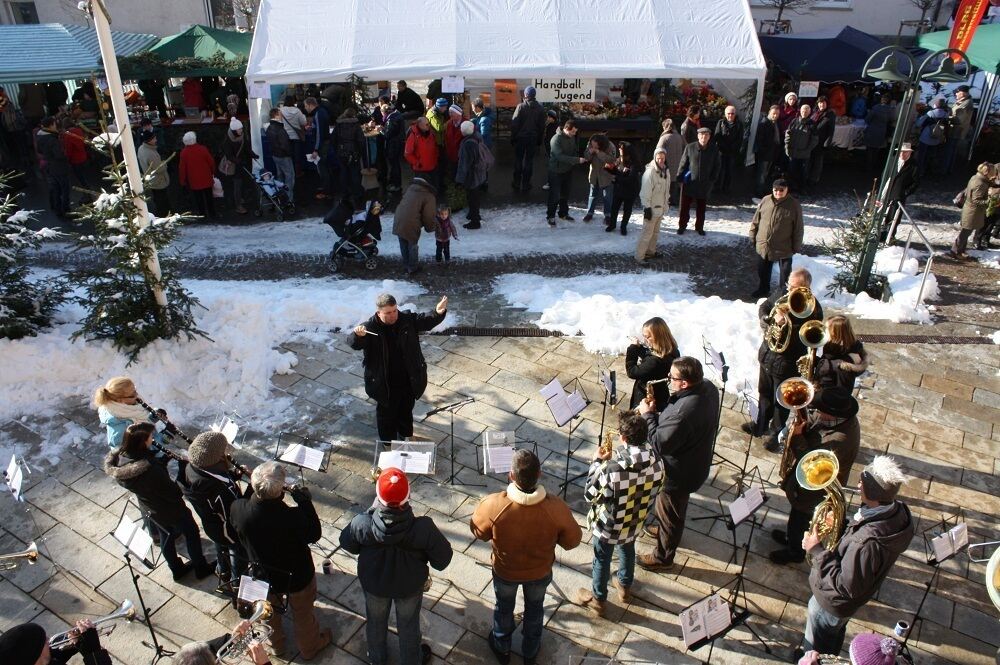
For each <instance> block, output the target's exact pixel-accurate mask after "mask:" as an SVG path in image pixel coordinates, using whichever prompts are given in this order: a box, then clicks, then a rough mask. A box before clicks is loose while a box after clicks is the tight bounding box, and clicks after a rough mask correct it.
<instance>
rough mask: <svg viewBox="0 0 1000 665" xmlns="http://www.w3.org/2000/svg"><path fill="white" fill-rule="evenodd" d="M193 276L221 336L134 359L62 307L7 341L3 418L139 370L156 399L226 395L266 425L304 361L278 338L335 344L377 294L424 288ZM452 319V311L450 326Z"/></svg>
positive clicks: (190, 405)
mask: <svg viewBox="0 0 1000 665" xmlns="http://www.w3.org/2000/svg"><path fill="white" fill-rule="evenodd" d="M185 284H186V286H187V287H188V288H189V289H190V290H191V291H192V292H193V293H194V295H195V296H196V297H198V298H199V299H200V300H201V303H202V304H203V305H204V306H206V307H207V308H208V309H207V310H202V311H200V312H199V313H198V314H197V316H198V325H199V327H200V328H201V329H202V330H204V331H205V332H206V333H207V334H208V336H209V337H210V338H211V339H212V340H214V341H209V340H207V339H200V338H198V339H195V340H194V341H190V342H188V341H177V340H159V341H157V342H155V343H153V344H152V345H150V346H149V347H147V348H146V349H145V350H143V352H142V353H141V354H140V356H139V359H138V361H137V362H136V363H135V364H133V365H132V366H130V367H126V364H127V359H126V357H125V356H124V355H122V354H121V353H119V352H117V351H115V349H114V348H113V347H112V345H111V344H110V342H107V341H100V342H84V341H82V340H79V341H77V342H75V343H71V342H70V341H69V335H70V333H72V332H73V331H74V330H76V328H77V324H76V321H78V320H80V319H81V318H82V317H83V314H84V312H83V310H82V309H81V308H80V307H79V306H69V307H66V308H64V309H63V310H61V311H60V312H59V322H58V323H57V325H55V326H54V327H53V328H52V329H51V330H48V331H46V332H44V333H42V334H41V335H39V336H38V337H32V338H25V339H21V340H0V366H2V367H3V368H4V371H3V372H2V374H0V395H3V399H2V400H0V421H6V420H7V419H9V418H18V417H21V416H23V415H25V414H28V415H32V416H51V415H53V414H54V413H55V410H56V409H58V408H59V407H60V405H62V404H64V403H65V402H66V401H67V400H71V401H73V402H77V401H79V400H81V399H82V398H85V397H87V396H89V395H92V394H93V392H94V390H95V389H96V388H97V387H98V386H99V385H101V384H103V382H104V381H106V380H107V379H109V378H111V377H113V376H117V375H120V374H127V375H130V376H134V377H136V380H137V383H138V386H139V390H140V391H141V392H140V394H141V395H142V396H143V397H144V398H145V399H146V400H147V401H149V402H150V403H151V404H154V405H156V404H163V405H170V408H171V409H175V410H176V411H177V412H178V413H184V414H192V415H197V414H208V415H210V416H214V415H215V414H216V413H218V412H219V411H220V410H221V409H220V402H225V404H226V406H227V408H228V409H231V410H236V411H238V412H240V413H243V414H253V420H254V425H255V427H260V428H262V429H265V430H267V429H270V428H272V426H274V425H276V424H277V423H280V422H282V419H283V418H287V417H288V414H286V413H283V412H284V411H285V410H286V409H287V406H288V402H289V399H288V398H279V399H271V398H270V395H269V394H270V379H271V376H272V375H273V374H274V373H275V372H277V373H279V374H281V373H287V372H288V371H289V370H290V368H291V367H294V366H295V365H296V363H297V358H296V357H295V354H293V353H290V352H288V351H284V350H282V349H279V348H277V347H278V345H280V344H283V343H285V342H287V341H289V340H294V339H295V338H296V337H297V336H310V333H312V335H313V336H315V332H317V331H318V332H323V335H322V339H324V340H325V341H327V342H328V343H329V342H330V341H331V336H330V335H329V334H327V333H326V332H325V331H329V330H330V329H331V328H335V327H339V328H344V329H346V328H351V327H353V326H355V325H357V324H358V323H359V322H361V321H364V320H365V319H367V318H368V317H369V316H371V314H372V313H373V312H374V310H375V307H374V301H375V296H376V295H377V294H379V293H382V292H383V291H390V292H392V293H393V294H394V295H395V296H396V298H397V300H398V301H399V302H400V303H401V307H402V308H404V309H406V308H407V301H408V299H410V298H412V297H414V296H416V295H419V294H421V293H422V292H423V289H421V288H420V287H419V286H417V285H414V284H412V283H407V282H398V281H393V280H384V281H377V280H348V279H339V280H328V279H327V280H324V279H306V280H288V281H284V282H241V283H239V286H238V287H234V283H233V282H216V281H197V280H192V281H187V282H185ZM453 322H454V315H452V314H449V315H448V318H447V319H446V320H445V322H444V323H443V324H442V326H444V327H446V326H449V325H453ZM78 430H79V428H75V429H74V428H73V427H68V428H67V430H66V431H65V432H57V433H56V435H57V436H55V437H54V440H53V441H52V443H53V451H54V453H53V454H58V451H59V450H63V449H65V447H66V446H68V445H73V444H74V443H78V442H79V441H78V440H79V439H80V438H81V437H85V436H86V435H85V433H83V431H82V430H79V431H78ZM47 446H48V444H47ZM46 450H48V447H47V448H46Z"/></svg>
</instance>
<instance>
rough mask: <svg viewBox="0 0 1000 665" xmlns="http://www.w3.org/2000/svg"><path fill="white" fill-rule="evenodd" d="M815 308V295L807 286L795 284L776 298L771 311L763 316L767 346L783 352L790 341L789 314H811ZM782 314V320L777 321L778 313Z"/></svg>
mask: <svg viewBox="0 0 1000 665" xmlns="http://www.w3.org/2000/svg"><path fill="white" fill-rule="evenodd" d="M814 309H816V297H815V296H814V295H813V294H812V291H811V290H810V289H809V287H808V286H796V287H795V288H793V289H791V290H789V291H788V293H786V294H785V295H783V296H781V297H780V298H778V300H777V302H775V303H774V307H772V308H771V312H770V313H769V314H768V315H767V316H766V317H765V318H764V323H766V324H767V328H766V329H765V330H764V340H765V341H766V342H767V347H768V348H769V349H771V351H773V352H774V353H784V352H785V351H787V350H788V346H789V345H790V344H791V343H792V322H791V320H790V319H789V316H788V315H789V314H791V316H794V317H795V318H797V319H804V318H806V317H808V316H810V315H812V313H813V310H814ZM779 313H781V314H782V315H783V316H784V321H782V322H781V323H778V322H777V318H778V314H779Z"/></svg>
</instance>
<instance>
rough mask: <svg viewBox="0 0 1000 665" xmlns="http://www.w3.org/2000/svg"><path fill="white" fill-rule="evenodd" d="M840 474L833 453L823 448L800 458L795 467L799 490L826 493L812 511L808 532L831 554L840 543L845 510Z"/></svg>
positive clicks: (838, 463) (837, 462) (837, 461)
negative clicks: (839, 479)
mask: <svg viewBox="0 0 1000 665" xmlns="http://www.w3.org/2000/svg"><path fill="white" fill-rule="evenodd" d="M839 473H840V460H838V459H837V456H836V455H834V454H833V452H832V451H830V450H826V449H823V448H821V449H819V450H813V451H812V452H809V453H807V454H805V455H803V456H802V459H801V460H799V463H798V465H797V466H796V467H795V480H796V481H798V483H799V485H800V486H801V487H802V489H806V490H826V498H825V499H823V501H821V502H820V504H819V505H818V506H816V509H815V510H814V511H813V516H812V520H811V521H810V522H809V530H810V531H813V530H815V531H816V535H817V536H819V540H820V542H821V543H822V544H823V547H825V548H826V549H827V550H830V551H832V550H833V549H834V548H835V547H836V546H837V541H839V540H840V530H841V527H843V525H844V512H845V510H846V507H847V502H846V501H845V500H844V489H843V488H842V487H841V486H840V482H839V481H838V480H837V474H839Z"/></svg>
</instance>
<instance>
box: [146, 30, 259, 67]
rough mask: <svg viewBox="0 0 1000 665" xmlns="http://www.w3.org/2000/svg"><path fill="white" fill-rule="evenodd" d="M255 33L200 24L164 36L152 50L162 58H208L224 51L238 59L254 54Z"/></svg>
mask: <svg viewBox="0 0 1000 665" xmlns="http://www.w3.org/2000/svg"><path fill="white" fill-rule="evenodd" d="M251 42H253V33H250V32H234V31H231V30H218V29H216V28H209V27H207V26H204V25H196V26H192V27H191V28H188V29H187V30H185V31H184V32H182V33H180V34H176V35H172V36H170V37H164V38H163V39H161V40H160V41H159V42H157V43H156V45H155V46H152V47H150V49H149V50H150V51H152V52H153V53H155V54H156V55H157V56H158V57H159V58H160V59H162V60H177V59H178V58H202V59H205V60H208V59H209V58H211V57H212V56H213V55H215V54H216V53H218V52H220V51H221V52H222V55H223V57H225V59H226V60H235V59H237V58H238V57H240V56H243V57H245V56H247V55H249V54H250V44H251Z"/></svg>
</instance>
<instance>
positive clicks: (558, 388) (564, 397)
mask: <svg viewBox="0 0 1000 665" xmlns="http://www.w3.org/2000/svg"><path fill="white" fill-rule="evenodd" d="M573 381H575V382H576V389H575V390H574V391H573V392H572V393H567V392H566V389H565V388H563V385H562V384H561V383H560V382H559V379H558V378H555V379H552V380H551V381H549V382H548V383H547V384H545V386H544V387H543V388H542V389H541V390H539V391H538V392H539V393H541V395H542V397H544V398H545V405H546V406H547V407H549V413H550V414H551V415H552V419H553V420H554V421H555V423H556V427H563V426H565V427H566V468H565V471H564V472H563V482H562V484H561V485H560V486H559V489H560V492H561V493H562V496H563V499H565V498H566V491H567V489H568V488H569V483H570V479H569V460H570V458H571V457H572V456H573V430H574V429H575V427H573V420H574V419H575V418H579V416H580V414H581V413H583V410H584V409H586V408H587V405H588V404H590V400H589V399H588V398H587V392H586V391H585V390H584V389H583V384H582V383H581V382H580V377H577V378H575V379H573ZM578 477H579V476H578Z"/></svg>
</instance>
